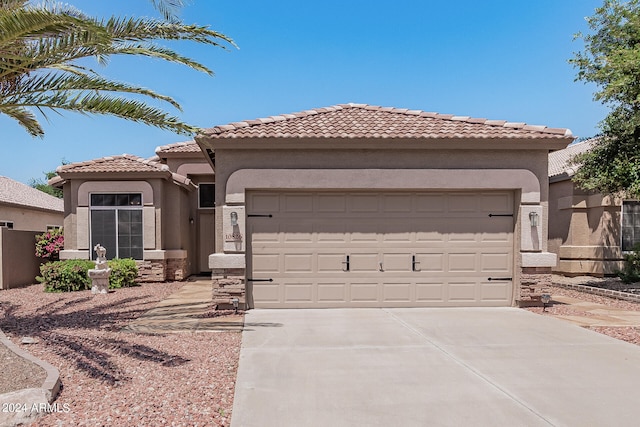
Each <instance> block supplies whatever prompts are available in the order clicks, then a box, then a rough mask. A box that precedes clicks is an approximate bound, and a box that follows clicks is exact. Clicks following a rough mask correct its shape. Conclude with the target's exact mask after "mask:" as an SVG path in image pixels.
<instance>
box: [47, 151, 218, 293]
mask: <svg viewBox="0 0 640 427" xmlns="http://www.w3.org/2000/svg"><path fill="white" fill-rule="evenodd" d="M56 172H57V173H58V176H57V177H56V178H54V179H53V180H51V181H50V183H51V184H52V185H55V186H57V187H61V188H63V191H64V195H65V206H67V209H66V212H65V219H64V225H65V248H64V250H63V251H61V252H60V258H61V259H77V258H80V259H92V258H95V253H94V251H93V249H92V248H93V247H94V246H95V245H96V244H97V243H100V244H102V245H103V246H104V247H105V248H106V249H107V258H108V259H111V258H129V257H130V258H134V259H135V260H137V264H138V269H139V276H140V277H139V278H140V280H141V281H164V280H182V279H185V278H186V277H188V276H189V275H192V274H198V273H200V272H203V271H206V272H207V274H210V270H209V267H208V256H209V255H210V254H211V253H212V252H213V248H214V246H213V245H214V243H215V237H214V231H213V227H214V215H213V213H214V210H215V205H214V188H215V180H214V174H213V169H212V168H211V166H210V165H209V163H208V162H207V160H206V159H205V157H204V155H203V153H202V152H201V151H200V148H199V147H198V146H197V145H196V144H195V142H193V141H190V142H182V143H177V144H171V145H167V146H162V147H158V148H157V149H156V156H154V157H153V158H150V159H143V158H140V157H137V156H133V155H129V154H123V155H119V156H111V157H104V158H100V159H94V160H91V161H86V162H80V163H72V164H67V165H63V166H60V167H58V169H57V171H56Z"/></svg>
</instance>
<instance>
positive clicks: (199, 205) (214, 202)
mask: <svg viewBox="0 0 640 427" xmlns="http://www.w3.org/2000/svg"><path fill="white" fill-rule="evenodd" d="M201 185H212V186H213V206H202V197H201V196H200V194H201V193H200V186H201ZM215 208H216V183H215V181H213V182H211V181H203V182H199V183H198V209H215Z"/></svg>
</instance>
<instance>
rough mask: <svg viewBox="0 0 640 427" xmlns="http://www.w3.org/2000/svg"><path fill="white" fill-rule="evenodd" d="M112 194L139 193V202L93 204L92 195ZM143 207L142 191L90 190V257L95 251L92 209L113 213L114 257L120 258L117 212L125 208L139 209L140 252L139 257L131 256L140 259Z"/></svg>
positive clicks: (127, 209)
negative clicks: (140, 227)
mask: <svg viewBox="0 0 640 427" xmlns="http://www.w3.org/2000/svg"><path fill="white" fill-rule="evenodd" d="M98 194H100V195H106V194H109V195H111V194H112V195H114V196H118V195H125V194H126V195H132V194H134V195H139V196H140V204H139V205H118V204H117V203H116V204H113V205H93V197H92V196H93V195H98ZM143 207H144V199H143V193H142V192H131V193H129V192H122V191H117V192H116V191H96V192H90V193H89V242H90V243H89V244H90V246H92V247H91V248H90V249H89V252H90V254H91V259H95V253H94V251H93V244H94V242H93V227H92V217H93V212H94V211H103V212H104V211H112V212H113V215H114V217H115V218H114V219H115V245H116V253H115V256H114V258H120V245H119V242H118V237H119V225H120V222H119V219H118V217H119V215H118V212H119V211H121V210H125V211H140V218H141V222H142V234H141V235H140V236H141V239H142V247H141V250H142V253H141V257H140V258H135V257H131V258H133V259H134V260H137V261H142V260H143V259H144V211H143Z"/></svg>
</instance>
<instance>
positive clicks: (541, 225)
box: [196, 104, 573, 308]
mask: <svg viewBox="0 0 640 427" xmlns="http://www.w3.org/2000/svg"><path fill="white" fill-rule="evenodd" d="M196 141H197V143H198V145H199V146H200V147H201V149H202V152H203V153H206V156H207V159H208V161H209V163H210V164H211V166H212V167H213V168H215V174H216V187H215V204H216V213H215V215H216V239H215V253H213V254H212V255H211V256H210V257H209V266H210V267H211V269H212V271H213V279H214V287H215V288H216V293H217V294H218V296H219V302H224V301H225V298H227V300H228V298H233V297H237V295H238V293H239V292H242V289H243V285H244V283H245V282H246V289H245V291H246V296H244V297H245V298H246V304H247V306H248V307H250V308H254V307H255V308H272V307H273V308H275V307H313V308H321V307H418V306H420V307H422V306H511V305H515V304H521V305H524V304H528V303H530V302H531V301H532V300H535V299H536V298H539V296H540V294H541V292H543V291H544V287H545V286H546V285H548V284H549V283H550V280H551V269H552V268H553V267H555V265H556V255H555V254H554V253H551V252H549V250H548V247H547V231H548V203H549V193H548V175H547V174H548V154H549V152H550V151H555V150H559V149H563V148H565V147H566V146H567V145H568V144H569V143H570V142H572V141H573V136H572V135H571V132H570V131H569V130H567V129H550V128H547V127H544V126H530V125H526V124H524V123H510V122H506V121H499V120H486V119H476V118H470V117H459V116H451V115H442V114H437V113H427V112H422V111H414V110H406V109H396V108H382V107H376V106H369V105H364V104H345V105H337V106H333V107H328V108H320V109H315V110H309V111H304V112H300V113H294V114H286V115H280V116H274V117H268V118H265V119H257V120H249V121H244V122H237V123H231V124H228V125H225V126H217V127H214V128H211V129H208V130H206V131H205V132H204V133H202V134H200V135H198V136H197V137H196ZM227 289H229V290H230V292H227V291H226V290H227ZM240 299H241V298H240ZM240 303H242V301H240Z"/></svg>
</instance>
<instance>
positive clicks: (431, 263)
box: [416, 253, 446, 273]
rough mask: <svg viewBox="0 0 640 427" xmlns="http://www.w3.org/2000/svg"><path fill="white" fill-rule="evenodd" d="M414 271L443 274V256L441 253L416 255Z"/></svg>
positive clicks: (444, 266)
mask: <svg viewBox="0 0 640 427" xmlns="http://www.w3.org/2000/svg"><path fill="white" fill-rule="evenodd" d="M416 261H417V264H416V270H418V271H421V272H425V273H444V272H445V271H446V264H445V254H443V253H433V254H426V253H417V254H416Z"/></svg>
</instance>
